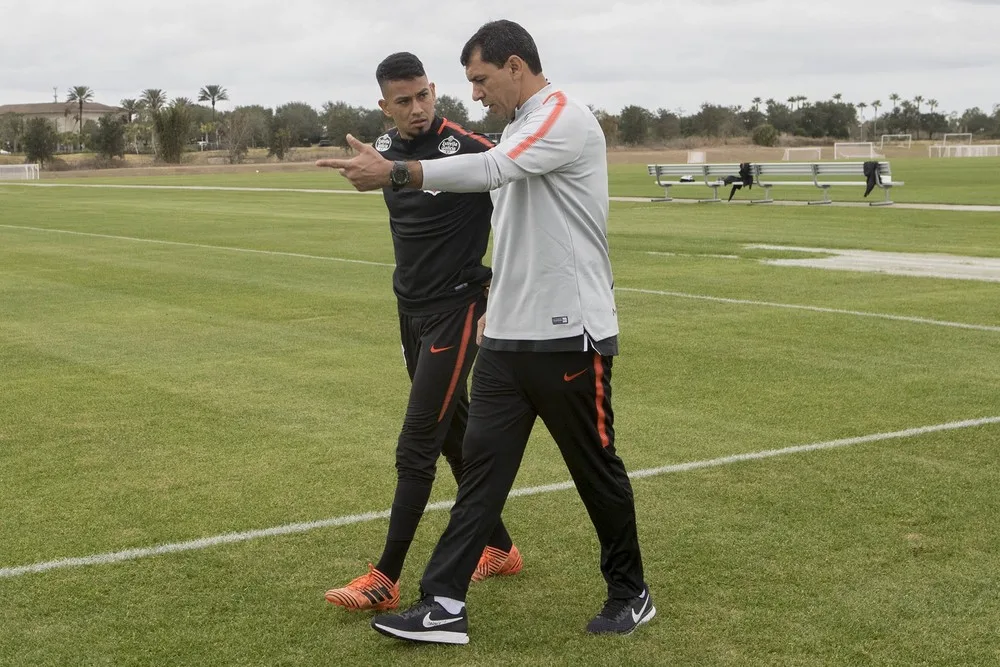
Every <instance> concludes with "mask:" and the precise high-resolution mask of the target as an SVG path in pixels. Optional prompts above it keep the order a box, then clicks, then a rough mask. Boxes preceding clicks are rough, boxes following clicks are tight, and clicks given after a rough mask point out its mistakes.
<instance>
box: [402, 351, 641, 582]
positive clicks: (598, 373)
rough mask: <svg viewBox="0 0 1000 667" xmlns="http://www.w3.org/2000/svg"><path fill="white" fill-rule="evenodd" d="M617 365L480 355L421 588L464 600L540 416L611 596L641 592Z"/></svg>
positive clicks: (581, 357)
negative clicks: (590, 527)
mask: <svg viewBox="0 0 1000 667" xmlns="http://www.w3.org/2000/svg"><path fill="white" fill-rule="evenodd" d="M611 361H612V358H611V357H602V356H600V355H598V354H596V353H594V352H496V351H492V350H482V351H480V353H479V359H478V361H477V362H476V367H475V370H474V371H473V373H472V403H471V405H470V409H469V424H468V428H467V430H466V434H465V446H464V457H465V467H464V470H463V475H462V480H461V483H460V484H459V489H458V499H457V501H456V504H455V506H454V507H453V508H452V510H451V521H450V523H449V524H448V528H447V529H446V530H445V532H444V535H442V536H441V539H440V540H439V541H438V544H437V547H436V548H435V550H434V554H433V556H431V561H430V563H429V564H428V565H427V569H426V570H425V572H424V577H423V580H422V581H421V589H422V590H423V592H424V593H425V594H430V595H442V596H447V597H452V598H456V599H459V600H464V599H465V594H466V592H467V590H468V587H469V577H470V576H471V575H472V572H473V571H474V570H475V567H476V563H477V561H478V559H479V555H480V552H482V550H483V547H484V546H485V545H486V543H487V540H488V539H489V536H490V532H491V529H492V527H493V526H495V525H496V523H497V521H498V520H499V518H500V513H501V511H502V510H503V506H504V502H505V501H506V499H507V494H508V492H509V491H510V489H511V486H512V485H513V483H514V477H515V476H516V474H517V469H518V467H519V466H520V464H521V458H522V457H523V455H524V449H525V445H526V444H527V442H528V436H529V435H530V434H531V429H532V426H533V425H534V423H535V419H536V417H541V418H542V421H543V422H545V426H546V427H547V428H548V430H549V433H551V434H552V437H553V438H554V439H555V441H556V444H557V445H558V446H559V450H560V452H561V453H562V456H563V460H564V461H565V462H566V466H567V467H568V468H569V471H570V474H571V475H572V477H573V481H574V483H575V484H576V488H577V491H578V492H579V493H580V497H581V498H582V500H583V503H584V505H585V506H586V508H587V512H588V514H589V515H590V519H591V521H592V522H593V524H594V528H596V529H597V535H598V538H599V539H600V543H601V561H600V563H601V572H602V573H603V574H604V578H605V580H606V581H607V584H608V597H614V598H629V597H634V596H636V595H639V594H640V593H641V592H642V590H643V586H644V582H643V572H642V557H641V555H640V553H639V538H638V536H637V534H636V521H635V504H634V501H633V497H632V485H631V483H630V482H629V479H628V475H627V474H626V472H625V466H624V464H623V463H622V461H621V459H620V458H618V456H617V455H616V454H615V446H614V442H615V432H614V426H613V423H614V414H613V412H612V410H611Z"/></svg>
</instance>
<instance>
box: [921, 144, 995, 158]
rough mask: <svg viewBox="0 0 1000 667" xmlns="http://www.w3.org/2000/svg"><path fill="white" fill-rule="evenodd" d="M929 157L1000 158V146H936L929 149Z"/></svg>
mask: <svg viewBox="0 0 1000 667" xmlns="http://www.w3.org/2000/svg"><path fill="white" fill-rule="evenodd" d="M927 157H1000V144H990V145H985V144H975V145H969V144H949V145H947V146H945V145H944V144H935V145H934V146H928V147H927Z"/></svg>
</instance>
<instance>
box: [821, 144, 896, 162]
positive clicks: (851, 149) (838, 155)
mask: <svg viewBox="0 0 1000 667" xmlns="http://www.w3.org/2000/svg"><path fill="white" fill-rule="evenodd" d="M852 157H854V158H857V157H866V158H876V157H885V156H884V155H879V154H878V153H876V152H875V144H874V143H872V142H870V141H860V142H854V143H841V142H838V143H835V144H834V145H833V159H834V160H840V159H843V158H852Z"/></svg>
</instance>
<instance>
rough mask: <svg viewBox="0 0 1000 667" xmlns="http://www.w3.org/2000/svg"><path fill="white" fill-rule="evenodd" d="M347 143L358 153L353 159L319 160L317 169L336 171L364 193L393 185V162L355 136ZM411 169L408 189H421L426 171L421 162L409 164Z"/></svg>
mask: <svg viewBox="0 0 1000 667" xmlns="http://www.w3.org/2000/svg"><path fill="white" fill-rule="evenodd" d="M347 143H348V144H349V145H350V146H351V148H353V149H354V150H355V151H357V153H358V154H357V155H355V156H354V157H352V158H340V159H327V160H317V161H316V166H317V167H327V168H328V169H336V170H337V171H339V172H340V175H341V176H343V177H344V178H346V179H347V180H348V181H350V182H351V185H353V186H354V187H355V188H357V189H358V190H360V191H361V192H364V191H366V190H378V189H380V188H384V187H388V186H389V185H391V182H390V181H389V173H390V172H391V171H392V162H390V161H389V160H386V159H385V158H384V157H382V156H381V155H380V154H379V152H378V151H377V150H375V149H374V148H373V147H372V146H370V145H368V144H366V143H364V142H361V141H358V139H356V138H355V137H354V136H353V135H350V134H349V135H347ZM406 164H407V166H408V167H409V168H410V182H409V184H408V185H407V187H408V188H416V189H420V188H422V187H423V183H424V170H423V168H422V167H421V166H420V163H419V162H407V163H406Z"/></svg>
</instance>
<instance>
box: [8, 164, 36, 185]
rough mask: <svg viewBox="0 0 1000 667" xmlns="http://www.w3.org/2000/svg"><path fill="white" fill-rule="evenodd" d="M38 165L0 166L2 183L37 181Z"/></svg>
mask: <svg viewBox="0 0 1000 667" xmlns="http://www.w3.org/2000/svg"><path fill="white" fill-rule="evenodd" d="M39 171H40V169H39V166H38V165H37V164H0V181H37V180H38V179H39V178H40V175H39Z"/></svg>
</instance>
